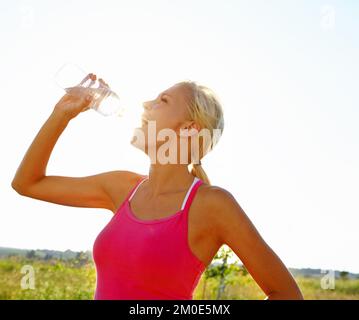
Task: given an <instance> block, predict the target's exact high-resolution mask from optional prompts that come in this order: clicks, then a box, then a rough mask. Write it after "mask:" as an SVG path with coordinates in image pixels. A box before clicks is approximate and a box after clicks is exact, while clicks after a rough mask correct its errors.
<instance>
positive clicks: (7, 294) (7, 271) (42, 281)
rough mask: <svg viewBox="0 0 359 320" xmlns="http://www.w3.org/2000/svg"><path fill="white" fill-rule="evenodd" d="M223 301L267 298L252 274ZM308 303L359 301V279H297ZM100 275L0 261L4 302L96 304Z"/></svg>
mask: <svg viewBox="0 0 359 320" xmlns="http://www.w3.org/2000/svg"><path fill="white" fill-rule="evenodd" d="M24 265H30V266H32V268H33V270H34V272H35V288H34V289H23V288H22V287H21V279H22V278H23V277H24V276H25V273H21V269H22V267H23V266H24ZM226 279H227V280H228V282H229V284H227V286H226V287H225V289H224V291H223V294H222V296H221V298H222V299H239V300H248V299H250V300H252V299H256V300H257V299H264V298H265V295H264V293H263V292H262V291H261V289H260V288H259V287H258V285H257V284H256V283H255V282H254V280H253V279H252V277H251V276H250V275H249V274H241V273H238V272H236V273H233V272H232V273H231V274H229V275H227V278H226ZM296 281H297V283H298V285H299V287H300V288H301V290H302V293H303V295H304V298H305V299H355V300H358V299H359V279H335V288H334V289H326V290H325V289H322V288H321V284H320V279H319V278H310V277H308V278H306V277H296ZM95 283H96V273H95V267H94V264H93V262H92V261H79V260H76V259H71V260H66V261H61V260H58V259H49V260H41V259H28V258H25V257H20V256H14V257H8V258H3V259H0V299H2V300H4V299H5V300H8V299H42V300H43V299H46V300H47V299H51V300H58V299H62V300H68V299H70V300H78V299H80V300H92V299H93V294H94V290H95ZM218 286H219V280H218V279H217V278H208V279H205V277H204V276H202V278H201V280H200V282H199V284H198V286H197V288H196V290H195V293H194V299H196V300H200V299H209V300H214V299H216V298H217V292H218Z"/></svg>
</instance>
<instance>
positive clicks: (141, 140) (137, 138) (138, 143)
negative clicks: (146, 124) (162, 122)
mask: <svg viewBox="0 0 359 320" xmlns="http://www.w3.org/2000/svg"><path fill="white" fill-rule="evenodd" d="M130 143H131V145H133V146H134V147H135V148H137V149H140V150H142V151H145V149H146V135H145V131H144V129H143V127H138V128H135V129H134V131H133V135H132V138H131V141H130Z"/></svg>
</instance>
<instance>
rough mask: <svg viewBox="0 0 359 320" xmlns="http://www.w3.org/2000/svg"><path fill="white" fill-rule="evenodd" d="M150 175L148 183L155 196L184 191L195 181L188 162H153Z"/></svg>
mask: <svg viewBox="0 0 359 320" xmlns="http://www.w3.org/2000/svg"><path fill="white" fill-rule="evenodd" d="M148 177H149V179H148V181H147V185H148V187H149V190H150V193H151V195H152V196H154V197H156V196H158V195H161V194H165V193H171V192H179V191H183V190H185V189H187V188H188V187H189V186H190V185H191V184H192V183H193V181H194V176H193V175H192V174H191V173H190V172H189V171H188V167H187V165H186V164H171V163H170V164H159V163H156V164H151V166H150V170H149V175H148Z"/></svg>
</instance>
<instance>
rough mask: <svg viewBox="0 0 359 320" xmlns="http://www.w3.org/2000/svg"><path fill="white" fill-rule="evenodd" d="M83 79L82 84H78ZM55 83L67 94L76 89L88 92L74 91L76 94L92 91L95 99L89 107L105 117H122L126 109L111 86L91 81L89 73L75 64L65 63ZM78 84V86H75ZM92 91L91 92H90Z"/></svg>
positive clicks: (55, 77)
mask: <svg viewBox="0 0 359 320" xmlns="http://www.w3.org/2000/svg"><path fill="white" fill-rule="evenodd" d="M79 79H82V80H81V82H78V81H79ZM54 80H55V83H56V84H57V85H58V86H59V87H61V88H62V89H63V90H65V91H66V92H69V91H70V89H72V88H74V87H78V88H79V89H81V88H86V90H73V92H76V94H83V93H84V92H85V91H86V92H87V93H88V91H90V92H91V93H92V95H93V97H94V99H93V102H92V103H91V105H90V106H89V107H90V108H91V109H93V110H95V111H97V112H98V113H100V114H101V115H103V116H119V117H122V116H123V115H124V112H125V108H124V106H123V105H122V102H121V100H120V97H119V96H118V95H117V94H116V92H114V91H113V90H112V89H111V88H110V87H109V86H105V85H103V84H102V83H101V82H99V81H98V80H91V78H90V76H89V74H88V73H86V72H85V71H84V70H83V69H82V68H80V67H79V66H78V65H76V64H74V63H65V64H64V65H63V66H62V67H61V68H60V69H59V70H58V71H57V72H56V74H55V76H54ZM75 83H78V84H77V85H74V84H75ZM89 89H90V90H89Z"/></svg>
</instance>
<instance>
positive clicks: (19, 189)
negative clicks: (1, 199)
mask: <svg viewBox="0 0 359 320" xmlns="http://www.w3.org/2000/svg"><path fill="white" fill-rule="evenodd" d="M11 187H12V188H13V189H14V190H15V191H16V192H17V193H18V194H20V195H22V196H23V195H25V188H24V186H23V184H21V183H20V182H18V181H16V180H13V181H12V182H11Z"/></svg>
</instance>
